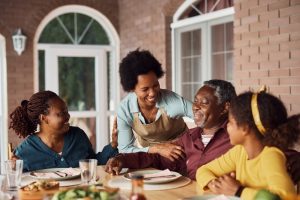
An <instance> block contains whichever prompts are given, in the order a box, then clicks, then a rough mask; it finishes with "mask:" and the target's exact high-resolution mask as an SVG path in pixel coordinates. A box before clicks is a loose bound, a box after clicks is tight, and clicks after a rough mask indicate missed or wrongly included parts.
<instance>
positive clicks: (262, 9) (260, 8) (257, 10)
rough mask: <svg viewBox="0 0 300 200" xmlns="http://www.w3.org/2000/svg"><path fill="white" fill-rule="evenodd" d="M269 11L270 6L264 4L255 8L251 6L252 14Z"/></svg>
mask: <svg viewBox="0 0 300 200" xmlns="http://www.w3.org/2000/svg"><path fill="white" fill-rule="evenodd" d="M267 11H268V6H267V5H264V6H261V5H259V6H256V7H253V8H250V15H257V14H261V13H265V12H267Z"/></svg>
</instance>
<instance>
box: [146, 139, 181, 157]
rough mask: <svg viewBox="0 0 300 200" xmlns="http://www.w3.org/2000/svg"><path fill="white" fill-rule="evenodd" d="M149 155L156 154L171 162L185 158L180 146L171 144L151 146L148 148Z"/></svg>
mask: <svg viewBox="0 0 300 200" xmlns="http://www.w3.org/2000/svg"><path fill="white" fill-rule="evenodd" d="M149 153H158V154H160V155H161V156H163V157H166V158H168V159H169V160H171V161H175V160H178V159H184V158H185V153H184V149H183V148H182V147H181V146H178V145H175V144H172V143H161V144H156V145H153V146H151V147H150V148H149Z"/></svg>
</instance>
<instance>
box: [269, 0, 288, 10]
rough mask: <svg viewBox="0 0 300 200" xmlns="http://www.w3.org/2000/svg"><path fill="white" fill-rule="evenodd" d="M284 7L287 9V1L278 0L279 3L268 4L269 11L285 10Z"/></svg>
mask: <svg viewBox="0 0 300 200" xmlns="http://www.w3.org/2000/svg"><path fill="white" fill-rule="evenodd" d="M286 7H289V1H287V0H280V1H278V2H275V3H270V4H269V11H272V10H277V9H281V8H286Z"/></svg>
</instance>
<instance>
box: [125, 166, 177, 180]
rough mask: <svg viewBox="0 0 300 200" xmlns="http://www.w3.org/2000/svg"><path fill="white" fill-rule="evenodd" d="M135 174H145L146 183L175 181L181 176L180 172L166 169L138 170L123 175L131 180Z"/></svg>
mask: <svg viewBox="0 0 300 200" xmlns="http://www.w3.org/2000/svg"><path fill="white" fill-rule="evenodd" d="M134 175H143V176H144V183H146V184H159V183H167V182H171V181H175V180H177V179H178V178H180V177H181V174H179V173H178V172H174V171H170V170H168V169H166V170H138V171H134V172H130V173H127V174H125V175H123V177H124V178H125V179H127V180H131V179H132V177H133V176H134Z"/></svg>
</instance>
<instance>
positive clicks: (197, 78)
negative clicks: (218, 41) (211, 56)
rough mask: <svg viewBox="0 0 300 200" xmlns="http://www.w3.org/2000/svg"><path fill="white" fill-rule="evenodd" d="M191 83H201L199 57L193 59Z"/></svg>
mask: <svg viewBox="0 0 300 200" xmlns="http://www.w3.org/2000/svg"><path fill="white" fill-rule="evenodd" d="M192 69H193V70H192V76H193V82H201V70H202V69H201V56H199V57H195V58H193V68H192Z"/></svg>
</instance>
